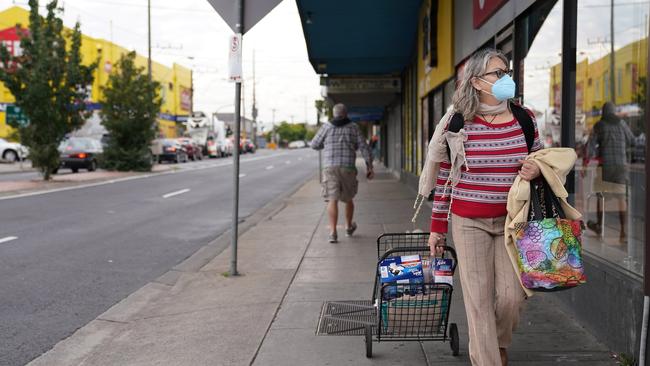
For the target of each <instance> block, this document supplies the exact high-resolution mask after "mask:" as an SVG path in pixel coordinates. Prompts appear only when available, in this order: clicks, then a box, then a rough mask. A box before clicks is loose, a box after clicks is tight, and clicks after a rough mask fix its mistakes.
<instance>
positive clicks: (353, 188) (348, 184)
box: [321, 167, 359, 202]
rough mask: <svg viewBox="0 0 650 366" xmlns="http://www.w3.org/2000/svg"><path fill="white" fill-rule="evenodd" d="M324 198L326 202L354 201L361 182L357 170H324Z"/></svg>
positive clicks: (333, 168)
mask: <svg viewBox="0 0 650 366" xmlns="http://www.w3.org/2000/svg"><path fill="white" fill-rule="evenodd" d="M321 184H322V186H323V198H325V201H329V200H337V201H343V202H349V201H352V199H353V198H354V196H356V195H357V190H358V189H359V181H357V169H356V168H345V167H327V168H325V169H323V182H322V183H321Z"/></svg>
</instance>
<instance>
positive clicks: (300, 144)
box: [288, 140, 307, 149]
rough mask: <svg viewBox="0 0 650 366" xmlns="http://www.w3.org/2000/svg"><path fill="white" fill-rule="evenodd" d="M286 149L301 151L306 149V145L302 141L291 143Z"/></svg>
mask: <svg viewBox="0 0 650 366" xmlns="http://www.w3.org/2000/svg"><path fill="white" fill-rule="evenodd" d="M288 147H289V149H303V148H305V147H307V143H305V142H304V141H302V140H296V141H291V142H290V143H289V146H288Z"/></svg>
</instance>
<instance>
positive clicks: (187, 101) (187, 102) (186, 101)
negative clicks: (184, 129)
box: [181, 88, 192, 111]
mask: <svg viewBox="0 0 650 366" xmlns="http://www.w3.org/2000/svg"><path fill="white" fill-rule="evenodd" d="M181 109H182V110H184V111H189V110H190V109H192V91H191V90H190V89H187V88H181Z"/></svg>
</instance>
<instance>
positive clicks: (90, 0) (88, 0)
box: [84, 0, 214, 15]
mask: <svg viewBox="0 0 650 366" xmlns="http://www.w3.org/2000/svg"><path fill="white" fill-rule="evenodd" d="M84 2H85V3H96V4H106V5H120V6H127V7H133V8H146V7H147V4H137V3H136V4H134V3H126V2H120V1H104V0H85V1H84ZM151 9H152V10H154V9H155V10H172V11H186V12H194V13H204V14H209V15H214V12H212V11H210V9H199V8H177V7H171V6H153V5H152V6H151Z"/></svg>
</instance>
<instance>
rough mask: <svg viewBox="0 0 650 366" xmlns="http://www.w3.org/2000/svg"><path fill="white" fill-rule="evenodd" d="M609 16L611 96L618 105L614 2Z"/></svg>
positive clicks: (611, 99) (612, 100)
mask: <svg viewBox="0 0 650 366" xmlns="http://www.w3.org/2000/svg"><path fill="white" fill-rule="evenodd" d="M610 9H611V10H610V14H609V34H610V37H609V41H610V43H609V93H610V94H609V96H610V101H611V102H612V103H614V104H616V60H615V57H614V56H615V54H614V0H611V6H610Z"/></svg>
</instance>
